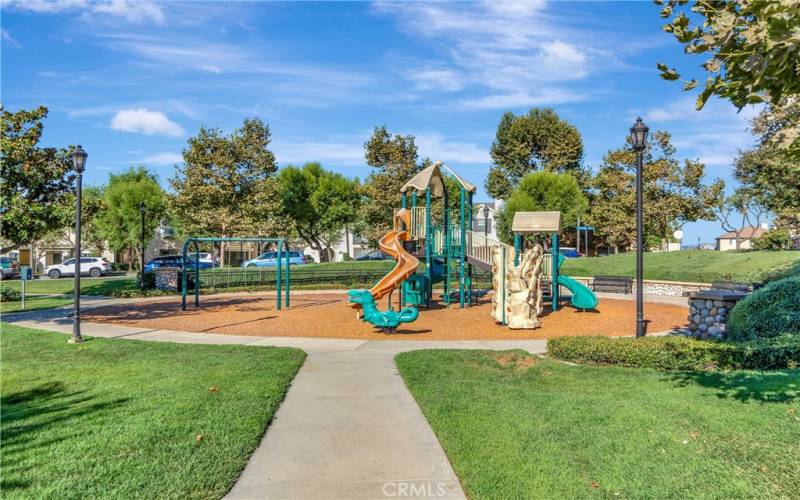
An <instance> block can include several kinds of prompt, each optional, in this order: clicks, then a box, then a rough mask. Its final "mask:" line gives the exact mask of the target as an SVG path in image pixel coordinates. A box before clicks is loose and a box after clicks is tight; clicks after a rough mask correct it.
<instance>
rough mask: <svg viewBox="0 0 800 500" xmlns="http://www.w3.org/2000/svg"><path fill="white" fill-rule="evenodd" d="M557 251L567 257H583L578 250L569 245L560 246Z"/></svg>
mask: <svg viewBox="0 0 800 500" xmlns="http://www.w3.org/2000/svg"><path fill="white" fill-rule="evenodd" d="M558 252H559V253H560V254H561V255H563V256H564V257H566V258H568V259H577V258H578V257H583V255H582V254H581V253H580V252H579V251H577V250H576V249H574V248H570V247H561V248H559V249H558Z"/></svg>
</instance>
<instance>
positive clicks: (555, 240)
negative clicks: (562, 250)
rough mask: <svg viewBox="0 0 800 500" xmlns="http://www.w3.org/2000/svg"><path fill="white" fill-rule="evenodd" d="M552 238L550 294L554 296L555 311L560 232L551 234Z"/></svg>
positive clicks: (553, 307)
mask: <svg viewBox="0 0 800 500" xmlns="http://www.w3.org/2000/svg"><path fill="white" fill-rule="evenodd" d="M550 240H551V242H552V247H553V248H552V249H551V250H550V251H551V252H552V256H553V258H552V259H550V260H551V261H552V267H553V271H552V273H551V274H552V276H551V278H552V279H551V285H550V289H551V290H552V293H551V294H550V295H551V296H552V297H551V298H552V301H553V305H552V309H553V311H558V233H553V234H552V235H551V236H550Z"/></svg>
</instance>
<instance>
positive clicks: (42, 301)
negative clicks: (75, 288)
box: [0, 297, 72, 313]
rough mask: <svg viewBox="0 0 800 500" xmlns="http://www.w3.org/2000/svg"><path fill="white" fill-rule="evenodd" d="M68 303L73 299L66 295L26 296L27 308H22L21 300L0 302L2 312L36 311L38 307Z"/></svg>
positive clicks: (46, 307) (44, 307)
mask: <svg viewBox="0 0 800 500" xmlns="http://www.w3.org/2000/svg"><path fill="white" fill-rule="evenodd" d="M67 304H72V299H70V298H64V297H25V309H23V308H22V301H21V300H18V301H11V302H0V312H4V313H13V312H19V311H34V310H37V309H48V308H50V307H58V306H65V305H67Z"/></svg>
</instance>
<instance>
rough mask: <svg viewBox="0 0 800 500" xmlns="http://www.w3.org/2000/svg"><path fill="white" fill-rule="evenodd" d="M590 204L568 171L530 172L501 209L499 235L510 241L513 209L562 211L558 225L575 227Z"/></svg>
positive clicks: (514, 210) (519, 210) (515, 210)
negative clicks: (566, 172)
mask: <svg viewBox="0 0 800 500" xmlns="http://www.w3.org/2000/svg"><path fill="white" fill-rule="evenodd" d="M588 207H589V201H588V199H587V198H586V195H585V194H584V193H583V191H582V190H581V188H580V186H579V185H578V181H577V180H576V179H575V177H573V176H572V175H571V174H559V173H556V172H532V173H530V174H528V175H526V176H525V177H523V178H522V180H520V182H519V186H518V187H517V188H516V189H515V190H514V191H513V192H512V193H511V196H510V197H509V198H508V201H507V202H506V204H505V205H504V206H503V209H502V210H501V211H500V219H499V221H498V222H499V224H498V227H497V229H498V234H499V235H500V238H501V239H502V240H504V241H506V242H507V243H510V242H512V241H513V234H512V232H511V223H512V221H513V220H514V214H515V213H516V212H532V211H549V210H553V211H555V210H557V211H560V212H561V226H562V227H575V226H576V224H577V222H578V217H582V216H583V214H584V213H585V212H586V209H587V208H588Z"/></svg>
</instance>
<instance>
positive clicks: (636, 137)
mask: <svg viewBox="0 0 800 500" xmlns="http://www.w3.org/2000/svg"><path fill="white" fill-rule="evenodd" d="M649 130H650V129H649V128H648V127H647V125H645V124H644V122H643V121H642V119H641V118H637V119H636V123H634V125H633V127H631V142H632V143H633V150H634V151H635V152H636V336H637V337H644V335H645V332H646V329H647V328H646V327H647V324H646V322H645V320H644V279H643V278H644V258H643V254H644V215H643V209H642V208H643V207H642V204H643V199H642V163H643V161H644V150H645V148H646V147H647V132H648V131H649Z"/></svg>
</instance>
